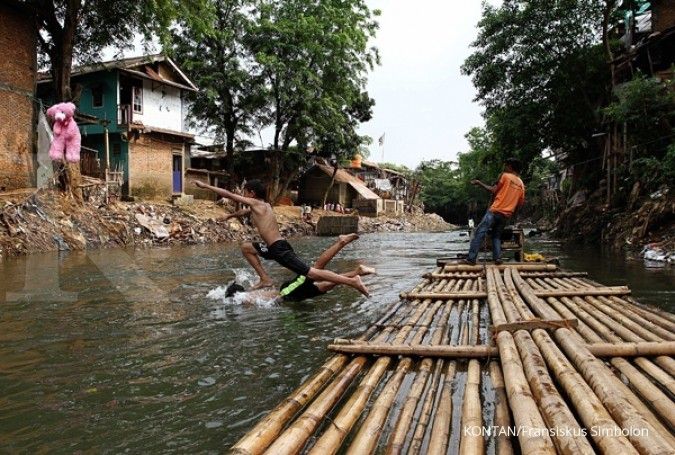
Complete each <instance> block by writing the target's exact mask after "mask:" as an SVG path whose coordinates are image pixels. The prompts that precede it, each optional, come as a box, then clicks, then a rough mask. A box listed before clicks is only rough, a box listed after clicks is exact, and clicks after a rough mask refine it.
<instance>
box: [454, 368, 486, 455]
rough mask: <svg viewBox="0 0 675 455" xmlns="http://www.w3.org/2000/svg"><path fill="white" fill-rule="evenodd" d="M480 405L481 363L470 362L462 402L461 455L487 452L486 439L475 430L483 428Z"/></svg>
mask: <svg viewBox="0 0 675 455" xmlns="http://www.w3.org/2000/svg"><path fill="white" fill-rule="evenodd" d="M482 414H483V413H482V409H481V403H480V363H478V361H477V360H475V359H473V360H470V361H469V370H468V374H467V379H466V387H465V389H464V400H463V402H462V431H461V433H460V438H461V439H460V444H459V453H460V454H462V455H468V454H470V455H473V454H482V453H483V452H484V451H485V439H484V438H483V435H482V434H481V433H480V432H476V431H475V429H477V428H478V429H479V428H482V426H483V415H482Z"/></svg>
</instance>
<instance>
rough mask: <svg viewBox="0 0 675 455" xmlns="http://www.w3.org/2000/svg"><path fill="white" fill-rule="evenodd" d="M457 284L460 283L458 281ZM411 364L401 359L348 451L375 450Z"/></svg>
mask: <svg viewBox="0 0 675 455" xmlns="http://www.w3.org/2000/svg"><path fill="white" fill-rule="evenodd" d="M456 285H458V283H457V284H456ZM440 305H441V302H440V301H437V302H436V304H435V305H434V306H433V307H432V309H431V311H429V312H428V314H427V316H426V318H425V320H426V323H425V324H423V325H422V326H421V327H419V329H418V330H417V333H416V334H415V336H414V337H413V340H412V341H413V342H417V343H419V342H420V341H421V340H422V339H423V337H424V335H425V333H426V330H427V327H428V325H429V322H430V321H431V320H432V319H433V315H434V314H435V313H436V311H437V309H438V308H439V307H440ZM404 339H405V338H400V341H403V340H404ZM390 359H391V358H390V357H383V358H382V359H379V360H378V362H379V361H387V362H389V361H390ZM411 366H412V359H411V358H409V357H406V358H403V359H401V361H400V362H399V365H398V367H397V368H396V372H395V373H394V375H393V377H392V378H391V379H390V380H389V382H387V385H386V386H385V388H384V390H383V391H382V393H381V394H380V396H379V397H378V398H377V399H376V400H375V403H374V404H373V408H372V409H371V411H370V413H369V414H368V416H367V417H366V419H365V420H364V421H363V423H362V425H361V428H360V429H359V431H358V432H357V434H356V436H355V438H354V440H353V441H352V443H351V445H350V446H349V449H348V453H359V454H360V453H371V452H372V451H373V449H374V447H375V445H376V444H377V442H378V440H379V437H380V434H381V431H382V427H383V423H384V421H385V419H386V418H387V415H388V413H389V409H390V408H391V405H392V403H393V401H394V398H395V397H396V394H397V392H398V389H399V387H400V385H401V381H402V380H403V377H404V375H405V373H406V372H407V371H408V370H409V369H410V368H411Z"/></svg>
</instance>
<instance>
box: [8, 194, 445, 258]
mask: <svg viewBox="0 0 675 455" xmlns="http://www.w3.org/2000/svg"><path fill="white" fill-rule="evenodd" d="M89 191H90V193H91V195H90V196H89V197H88V199H89V200H88V201H86V202H84V203H79V202H77V201H75V200H74V199H72V198H71V197H67V196H66V195H65V194H64V193H61V192H59V191H55V190H39V191H36V192H35V193H32V194H23V193H22V194H17V195H4V196H3V195H0V257H7V256H16V255H21V254H27V253H34V252H44V251H56V250H59V251H67V250H85V249H94V248H113V247H141V248H142V247H149V246H154V245H171V244H199V243H213V242H232V241H244V240H253V239H257V238H258V237H257V234H256V231H255V229H254V228H253V227H252V226H251V225H250V224H249V223H247V222H246V221H245V220H241V221H240V220H238V219H236V218H231V219H229V220H225V219H224V217H225V216H226V215H227V214H229V213H232V212H233V211H234V209H235V207H233V206H232V205H227V204H225V205H224V206H222V207H221V206H217V205H215V204H214V203H213V202H211V201H195V203H194V204H192V205H187V206H174V205H172V204H169V203H168V202H166V203H165V202H112V203H110V204H106V203H105V197H101V194H99V192H98V190H97V189H96V188H95V187H92V188H91V189H90V190H89ZM103 196H104V194H103ZM274 210H275V212H276V216H277V220H278V221H279V229H280V231H281V235H283V236H284V237H294V236H301V235H313V234H314V227H315V221H316V220H318V216H321V215H322V214H332V213H330V212H326V213H323V211H316V213H315V214H314V215H315V217H314V221H303V219H302V214H301V212H300V209H299V207H275V208H274ZM450 228H451V225H449V224H447V223H446V222H445V221H443V219H442V218H441V217H439V216H438V215H435V214H406V215H404V216H402V217H400V218H394V217H382V216H381V217H377V218H368V217H361V219H360V221H359V231H360V232H393V231H406V232H413V231H445V230H448V229H450Z"/></svg>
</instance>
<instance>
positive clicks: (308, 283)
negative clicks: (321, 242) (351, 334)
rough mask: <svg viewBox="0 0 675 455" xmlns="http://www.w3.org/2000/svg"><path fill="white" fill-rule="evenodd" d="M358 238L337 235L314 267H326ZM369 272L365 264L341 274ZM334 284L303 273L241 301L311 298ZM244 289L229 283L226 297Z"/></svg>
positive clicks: (352, 274)
mask: <svg viewBox="0 0 675 455" xmlns="http://www.w3.org/2000/svg"><path fill="white" fill-rule="evenodd" d="M358 238H359V236H358V235H356V234H348V235H341V236H339V238H338V240H337V241H336V242H335V243H334V244H332V245H331V246H330V247H328V249H326V250H325V251H324V252H323V253H321V256H319V258H318V259H317V260H316V262H315V263H314V268H317V269H323V268H324V267H326V265H327V264H328V262H329V261H330V260H331V259H333V257H335V255H336V254H338V253H339V252H340V250H341V249H342V248H344V247H345V246H346V245H348V244H349V243H351V242H353V241H354V240H356V239H358ZM371 273H375V269H374V268H372V267H367V266H365V265H359V266H358V267H356V268H355V269H354V270H352V271H350V272H347V273H343V274H342V276H346V277H355V276H364V275H370V274H371ZM335 286H337V284H336V283H333V282H330V281H314V280H312V279H311V278H308V277H306V276H304V275H297V276H296V277H295V278H293V279H292V280H288V281H286V282H285V283H284V284H282V285H281V287H280V288H279V290H278V291H277V290H275V289H269V288H265V289H256V290H253V291H249V292H246V294H245V296H244V299H243V302H244V303H255V302H256V301H257V300H259V299H261V300H272V299H275V300H276V302H300V301H302V300H305V299H311V298H312V297H316V296H318V295H322V294H325V293H326V292H328V291H330V290H331V289H333V288H334V287H335ZM244 291H245V290H244V288H243V287H242V286H241V285H239V284H237V283H234V284H231V285H230V286H229V287H228V288H227V297H231V296H232V295H234V294H235V293H236V292H244Z"/></svg>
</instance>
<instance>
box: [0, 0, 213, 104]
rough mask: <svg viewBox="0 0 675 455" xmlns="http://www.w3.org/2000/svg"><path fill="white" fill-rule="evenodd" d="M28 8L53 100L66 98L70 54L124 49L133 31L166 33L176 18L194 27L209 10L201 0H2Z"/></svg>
mask: <svg viewBox="0 0 675 455" xmlns="http://www.w3.org/2000/svg"><path fill="white" fill-rule="evenodd" d="M4 1H7V2H9V3H11V4H14V5H16V6H19V7H22V8H24V9H26V10H27V11H29V12H31V13H32V14H33V15H34V16H35V17H36V19H37V21H36V23H37V27H38V30H37V33H38V39H39V43H40V53H41V54H42V56H43V57H45V58H44V59H43V61H45V62H48V63H49V67H50V71H51V74H52V80H53V86H54V94H55V99H56V101H67V100H71V98H72V94H71V89H70V75H71V70H72V65H73V60H74V59H79V60H80V61H82V62H88V61H94V60H96V59H99V58H100V53H101V51H102V50H103V48H105V47H106V46H115V47H118V48H123V47H124V46H128V45H130V44H131V41H132V39H133V37H134V35H135V33H136V32H141V33H143V34H145V35H146V37H149V36H150V35H151V34H152V33H156V34H157V35H158V36H159V37H160V39H162V41H164V42H166V40H167V38H168V32H169V26H170V25H171V23H172V21H173V20H174V19H175V18H177V17H184V18H190V20H191V21H192V23H193V25H194V26H195V27H198V26H199V25H198V24H200V23H201V19H202V18H203V17H208V15H209V10H208V8H205V7H204V6H205V5H204V4H203V0H193V1H189V2H188V1H181V0H156V1H152V2H145V1H137V0H117V1H108V0H4Z"/></svg>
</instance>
